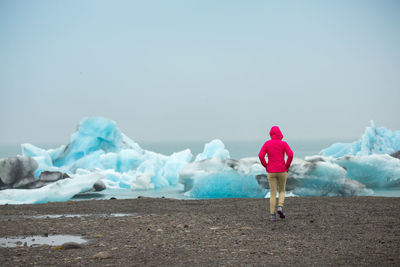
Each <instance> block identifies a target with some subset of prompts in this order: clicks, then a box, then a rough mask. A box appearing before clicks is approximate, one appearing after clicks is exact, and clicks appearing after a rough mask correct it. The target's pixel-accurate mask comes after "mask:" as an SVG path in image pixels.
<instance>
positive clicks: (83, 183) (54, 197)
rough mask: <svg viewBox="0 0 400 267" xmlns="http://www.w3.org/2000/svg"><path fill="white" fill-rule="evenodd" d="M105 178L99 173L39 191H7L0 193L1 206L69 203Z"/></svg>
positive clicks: (62, 182)
mask: <svg viewBox="0 0 400 267" xmlns="http://www.w3.org/2000/svg"><path fill="white" fill-rule="evenodd" d="M103 178H104V176H103V175H102V174H99V173H90V174H86V175H76V176H73V177H71V178H66V179H63V180H59V181H57V182H54V183H52V184H48V185H46V186H43V187H41V188H37V189H6V190H1V191H0V205H3V204H40V203H47V202H55V201H67V200H69V199H71V198H72V197H73V196H75V195H76V194H79V193H82V192H86V191H88V190H90V189H92V187H93V184H94V183H96V182H97V181H98V180H100V179H103Z"/></svg>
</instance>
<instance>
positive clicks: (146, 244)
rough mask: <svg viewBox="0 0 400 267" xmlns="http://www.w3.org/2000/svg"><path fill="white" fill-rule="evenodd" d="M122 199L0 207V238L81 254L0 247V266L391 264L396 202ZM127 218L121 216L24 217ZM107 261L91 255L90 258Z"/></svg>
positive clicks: (398, 212)
mask: <svg viewBox="0 0 400 267" xmlns="http://www.w3.org/2000/svg"><path fill="white" fill-rule="evenodd" d="M267 205H268V201H267V200H264V199H221V200H171V199H149V198H141V199H131V200H93V201H69V202H65V203H49V204H42V205H3V206H0V225H1V228H0V229H1V230H0V237H6V236H28V235H55V234H72V235H82V236H83V237H84V238H85V239H87V240H89V241H90V242H88V243H87V244H85V245H83V247H82V248H77V249H58V250H57V249H54V248H55V247H51V246H40V247H17V248H0V255H1V257H0V266H26V265H28V266H29V265H38V266H43V265H46V266H55V265H57V266H77V265H78V266H79V265H82V266H99V265H101V266H122V265H124V266H132V265H137V266H143V265H150V266H160V265H161V266H177V265H178V266H181V265H182V266H216V265H229V266H232V265H234V266H238V265H252V266H259V265H269V266H278V265H296V266H309V265H318V266H328V265H347V266H349V265H350V266H352V265H373V266H378V265H379V266H388V265H390V266H400V198H381V197H343V198H337V197H313V198H303V197H298V198H297V197H296V198H287V199H286V215H287V217H286V219H284V220H279V219H278V221H277V222H276V223H270V222H269V221H267V212H266V207H267ZM104 213H135V214H136V215H134V216H126V217H99V216H97V217H96V216H90V217H81V218H79V217H75V218H67V217H64V218H58V219H50V218H42V219H33V218H27V217H26V216H27V215H45V214H104ZM102 251H105V252H108V253H109V256H110V257H111V258H107V259H95V258H93V256H94V255H95V254H96V253H98V252H102Z"/></svg>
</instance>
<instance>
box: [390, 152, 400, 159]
mask: <svg viewBox="0 0 400 267" xmlns="http://www.w3.org/2000/svg"><path fill="white" fill-rule="evenodd" d="M390 156H392V157H394V158H396V159H400V150H398V151H396V152H394V153H392V154H390Z"/></svg>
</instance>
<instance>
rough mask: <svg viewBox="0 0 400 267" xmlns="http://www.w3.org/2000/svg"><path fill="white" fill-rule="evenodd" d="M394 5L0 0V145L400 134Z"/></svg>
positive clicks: (398, 19)
mask: <svg viewBox="0 0 400 267" xmlns="http://www.w3.org/2000/svg"><path fill="white" fill-rule="evenodd" d="M399 14H400V1H396V0H394V1H387V0H382V1H378V0H376V1H368V0H357V1H356V0H343V1H342V0H338V1H257V0H254V1H245V0H242V1H228V0H225V1H224V0H223V1H211V0H202V1H190V0H182V1H169V0H167V1H165V0H160V1H153V0H150V1H97V0H96V1H95V0H93V1H89V0H87V1H81V0H79V1H54V0H48V1H43V0H36V1H28V0H25V1H24V0H19V1H12V0H2V1H0V95H1V105H0V113H1V117H0V118H1V119H0V125H1V129H2V130H1V131H0V143H24V142H31V143H45V142H61V143H67V141H68V140H69V137H70V135H71V134H72V133H73V132H74V131H75V128H76V125H77V124H78V122H79V121H80V120H81V118H83V117H87V116H103V117H106V118H110V119H112V120H114V121H116V122H117V124H118V126H119V128H120V129H121V130H122V131H123V132H124V133H125V134H127V135H128V136H129V137H131V138H132V139H133V140H135V141H138V142H140V141H168V140H178V141H179V140H186V141H187V140H210V139H213V138H220V139H222V140H259V139H264V138H265V136H266V132H267V131H268V130H269V128H270V127H271V126H272V125H279V126H280V127H281V129H282V131H283V133H284V135H285V136H286V137H287V138H288V139H290V138H291V139H302V138H308V139H313V138H336V139H337V140H338V141H340V140H341V139H343V138H348V137H352V138H353V137H354V138H358V137H359V136H360V135H361V134H362V133H363V132H364V129H365V127H366V126H368V125H369V121H370V120H371V119H372V120H374V121H375V123H376V124H377V126H385V127H387V128H389V129H392V130H400V119H399V118H398V105H399V104H398V103H399V100H400V16H399Z"/></svg>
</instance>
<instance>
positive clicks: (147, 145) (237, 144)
mask: <svg viewBox="0 0 400 267" xmlns="http://www.w3.org/2000/svg"><path fill="white" fill-rule="evenodd" d="M265 141H266V140H259V141H223V142H224V144H225V147H226V148H227V149H228V150H229V153H230V156H231V158H233V159H240V158H245V157H257V155H258V152H259V151H260V148H261V146H262V145H263V144H264V142H265ZM350 141H353V140H346V141H344V142H350ZM335 142H336V141H335V140H332V139H320V140H290V141H289V142H288V143H289V145H290V146H291V148H292V150H293V152H294V156H295V157H296V158H304V157H305V156H311V155H315V154H318V153H319V152H320V151H321V150H322V149H324V148H327V147H328V146H330V145H331V144H333V143H335ZM206 143H207V141H190V142H141V143H139V145H140V146H141V147H142V148H143V149H146V150H150V151H154V152H157V153H161V154H164V155H171V154H172V153H174V152H178V151H182V150H184V149H187V148H189V149H190V150H191V151H192V154H193V156H196V155H197V154H199V153H201V152H202V151H203V149H204V145H205V144H206ZM33 145H35V146H38V147H40V148H44V149H50V148H57V147H59V146H60V145H62V144H54V143H52V144H51V143H49V144H33ZM18 154H21V145H20V144H0V158H4V157H13V156H16V155H18Z"/></svg>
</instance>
